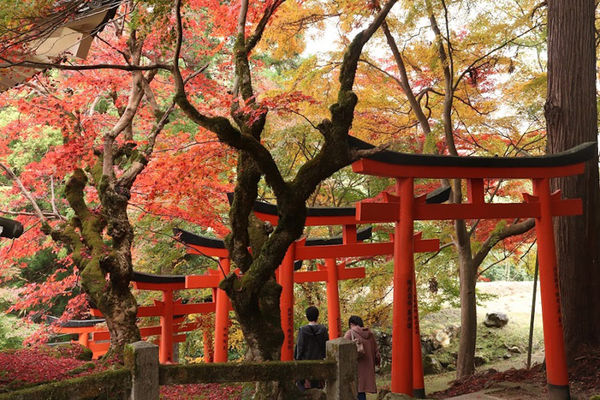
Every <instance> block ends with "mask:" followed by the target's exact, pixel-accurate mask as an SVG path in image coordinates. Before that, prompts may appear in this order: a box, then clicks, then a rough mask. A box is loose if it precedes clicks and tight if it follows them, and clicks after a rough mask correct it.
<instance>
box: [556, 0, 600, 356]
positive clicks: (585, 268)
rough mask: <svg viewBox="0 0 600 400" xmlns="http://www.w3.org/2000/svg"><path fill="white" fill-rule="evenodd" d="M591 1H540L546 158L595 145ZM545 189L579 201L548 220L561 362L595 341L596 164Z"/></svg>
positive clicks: (599, 220)
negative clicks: (568, 212)
mask: <svg viewBox="0 0 600 400" xmlns="http://www.w3.org/2000/svg"><path fill="white" fill-rule="evenodd" d="M594 8H595V5H594V0H549V1H548V98H547V101H546V104H545V113H546V123H547V129H548V153H556V152H560V151H563V150H565V149H568V148H570V147H573V146H575V145H577V144H580V143H582V142H586V141H593V142H597V108H596V107H597V105H596V83H595V79H596V75H595V74H596V70H595V67H596V52H595V43H594ZM552 187H553V189H560V190H562V193H563V196H564V197H566V198H572V197H580V198H582V199H583V215H581V216H577V217H561V218H556V219H555V225H554V229H555V235H556V238H557V239H558V240H557V241H556V245H557V264H558V270H559V281H560V294H561V306H562V313H563V324H564V333H565V344H566V350H567V358H568V360H569V361H570V362H572V361H573V359H574V358H575V356H576V355H577V353H578V351H579V350H580V349H581V347H580V346H584V345H591V346H597V345H599V344H600V304H599V303H598V301H594V300H592V299H597V298H598V293H600V262H599V252H600V246H598V239H599V237H598V231H599V229H600V191H599V186H598V159H597V158H594V159H593V160H590V161H589V162H588V163H587V165H586V170H585V174H584V175H579V176H577V177H568V178H561V179H556V180H554V181H553V182H552Z"/></svg>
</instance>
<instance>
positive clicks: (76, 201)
mask: <svg viewBox="0 0 600 400" xmlns="http://www.w3.org/2000/svg"><path fill="white" fill-rule="evenodd" d="M142 43H143V40H141V39H139V38H138V37H137V35H136V31H132V32H131V33H130V37H129V40H128V51H129V57H130V59H129V60H130V62H131V64H133V65H138V66H139V65H141V59H142V57H141V51H142ZM155 74H156V72H155V71H149V72H147V73H146V74H144V73H143V72H142V71H133V72H131V76H132V80H131V89H130V91H129V93H128V95H127V103H126V106H121V105H120V104H119V103H117V102H116V100H113V101H114V102H115V104H114V105H115V108H116V109H117V112H118V114H119V119H118V121H117V122H116V123H115V125H114V126H113V127H112V129H110V130H108V131H107V132H106V133H105V134H104V137H103V141H102V147H101V149H97V150H96V151H95V154H96V156H97V160H96V162H95V164H94V165H92V166H87V167H86V168H85V170H84V169H81V168H79V169H76V170H75V171H74V172H73V174H72V175H71V176H70V177H69V179H68V180H67V183H66V187H65V194H66V197H67V201H68V203H69V206H70V207H71V208H72V209H73V211H74V214H75V215H74V216H73V217H72V218H71V219H70V220H69V221H67V222H66V223H64V224H58V225H52V226H51V224H50V223H49V222H47V221H45V220H44V217H43V215H42V213H41V212H40V213H39V214H40V218H41V219H42V220H43V221H44V223H43V230H44V231H45V232H46V233H47V234H50V235H51V236H52V238H53V239H54V240H55V241H57V242H61V243H63V244H64V245H66V246H67V248H68V249H69V250H70V253H71V257H72V259H73V262H74V264H75V266H76V267H77V268H78V270H79V272H80V277H81V287H82V289H83V291H84V292H85V293H86V294H87V295H88V296H89V299H90V302H91V303H92V304H91V305H92V306H93V307H96V308H98V309H99V310H100V311H101V312H102V314H103V315H104V318H105V319H106V324H107V326H108V330H109V332H110V348H109V351H108V354H107V357H110V356H112V355H115V356H116V357H117V358H120V356H121V355H122V352H123V349H124V346H125V345H126V344H128V343H133V342H136V341H138V340H140V332H139V330H138V328H137V325H136V317H137V303H136V300H135V298H134V296H133V294H132V293H131V290H130V288H129V284H130V282H131V279H132V277H133V260H132V257H131V249H132V245H133V239H134V233H133V228H132V226H131V223H130V222H129V217H128V215H127V208H128V205H129V199H130V191H131V187H132V185H133V183H134V182H135V179H136V178H137V176H138V175H139V174H140V173H141V172H142V171H143V170H144V168H145V167H146V165H147V163H148V158H149V156H150V155H151V154H152V152H153V149H154V144H155V142H156V138H157V136H158V134H159V133H160V132H161V131H162V130H163V128H164V127H165V125H166V124H167V123H168V118H169V115H170V113H171V112H172V111H173V109H174V103H172V104H171V105H170V106H169V107H167V108H166V109H165V110H162V109H159V108H158V105H157V104H156V102H155V101H151V100H153V99H154V96H153V94H152V93H151V89H149V82H150V81H151V80H152V78H153V77H154V76H155ZM144 96H146V97H147V98H151V100H148V103H149V105H150V107H151V108H152V109H153V111H154V114H155V115H156V121H155V124H154V126H153V127H152V128H151V129H148V130H146V131H143V132H136V130H135V128H136V127H135V125H134V117H135V116H136V114H137V112H138V108H139V106H140V103H141V102H142V99H143V98H144ZM116 97H117V96H116V95H115V98H116ZM146 129H147V128H146ZM134 132H135V133H136V135H137V137H138V138H141V140H140V142H136V141H135V140H134ZM120 136H122V137H123V140H118V139H119V137H120ZM88 190H95V192H96V193H97V195H98V198H99V200H100V202H99V204H98V203H94V204H87V203H86V196H85V195H86V191H88Z"/></svg>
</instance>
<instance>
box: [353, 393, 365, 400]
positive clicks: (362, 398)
mask: <svg viewBox="0 0 600 400" xmlns="http://www.w3.org/2000/svg"><path fill="white" fill-rule="evenodd" d="M356 399H357V400H367V394H366V393H365V392H358V397H357V398H356Z"/></svg>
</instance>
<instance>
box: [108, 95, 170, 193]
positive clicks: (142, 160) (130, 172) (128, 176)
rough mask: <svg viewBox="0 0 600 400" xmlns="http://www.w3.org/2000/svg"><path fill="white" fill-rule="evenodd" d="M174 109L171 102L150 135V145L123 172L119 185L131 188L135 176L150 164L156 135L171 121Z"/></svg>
mask: <svg viewBox="0 0 600 400" xmlns="http://www.w3.org/2000/svg"><path fill="white" fill-rule="evenodd" d="M174 109H175V102H173V103H171V105H170V106H169V108H167V110H166V111H165V112H164V113H163V114H162V117H161V118H160V120H159V121H158V122H157V124H156V126H155V127H154V129H153V130H152V133H151V134H150V135H149V138H148V145H147V146H146V149H145V150H144V154H143V155H141V154H140V155H138V156H137V159H136V160H134V161H133V163H132V164H131V166H130V167H129V168H128V169H127V170H126V171H125V172H124V173H123V175H121V177H120V178H119V180H118V183H117V185H118V186H124V187H127V188H130V187H131V186H132V185H133V182H134V181H135V178H136V177H137V176H138V175H139V174H140V172H142V171H143V170H144V168H145V167H146V165H147V164H148V157H149V156H150V154H152V151H153V150H154V144H155V143H156V137H157V136H158V134H159V133H160V132H161V131H162V130H163V128H164V127H165V125H166V124H167V123H169V116H170V115H171V113H172V112H173V110H174Z"/></svg>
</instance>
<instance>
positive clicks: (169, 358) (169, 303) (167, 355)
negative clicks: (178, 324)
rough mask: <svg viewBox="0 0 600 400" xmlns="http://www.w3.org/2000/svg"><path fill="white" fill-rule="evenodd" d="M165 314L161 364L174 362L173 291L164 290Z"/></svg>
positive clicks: (162, 322) (161, 321) (162, 326)
mask: <svg viewBox="0 0 600 400" xmlns="http://www.w3.org/2000/svg"><path fill="white" fill-rule="evenodd" d="M163 307H164V308H163V314H162V315H161V316H160V350H159V351H160V353H159V360H160V362H161V363H163V364H165V363H172V362H173V291H172V290H163Z"/></svg>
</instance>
